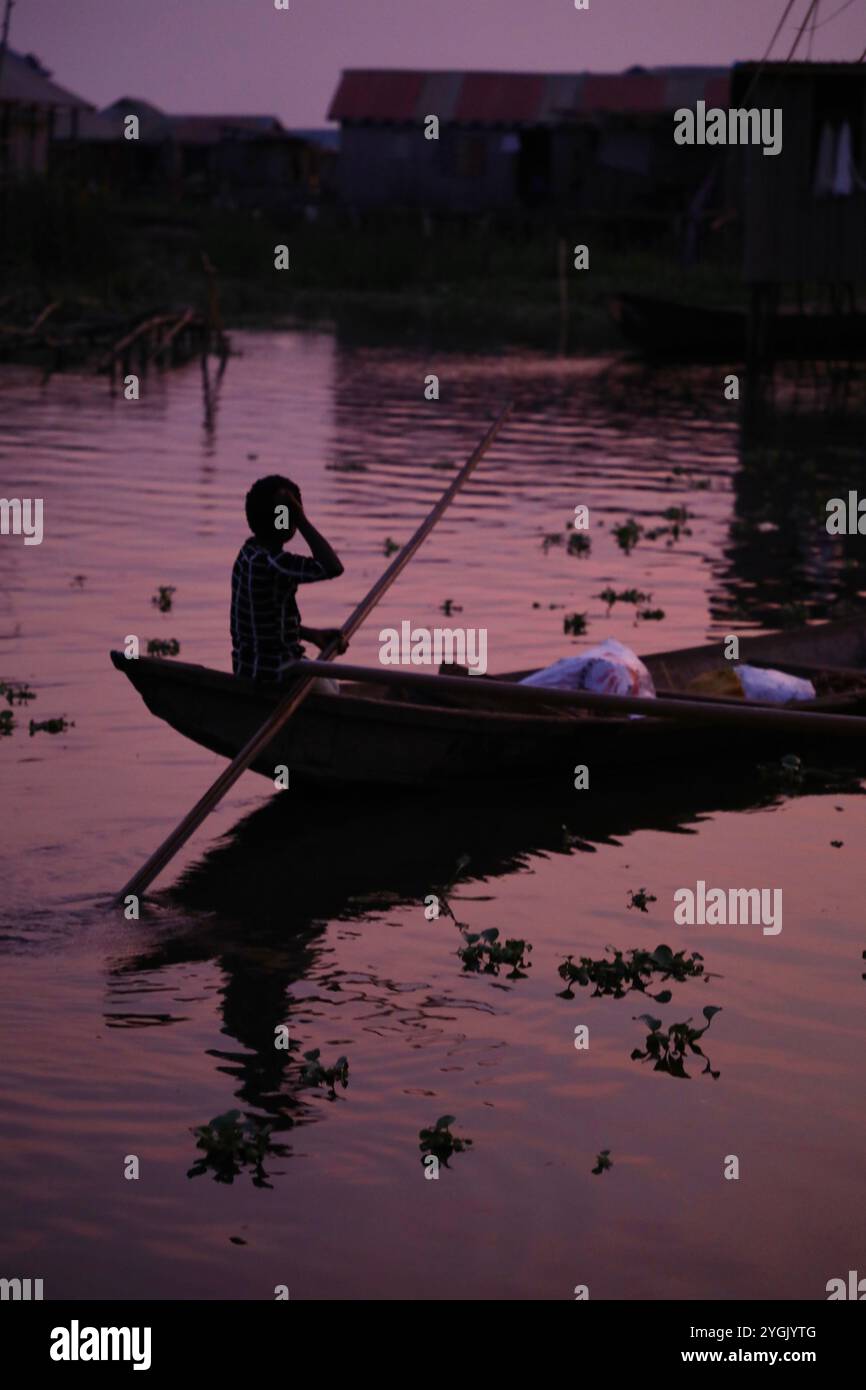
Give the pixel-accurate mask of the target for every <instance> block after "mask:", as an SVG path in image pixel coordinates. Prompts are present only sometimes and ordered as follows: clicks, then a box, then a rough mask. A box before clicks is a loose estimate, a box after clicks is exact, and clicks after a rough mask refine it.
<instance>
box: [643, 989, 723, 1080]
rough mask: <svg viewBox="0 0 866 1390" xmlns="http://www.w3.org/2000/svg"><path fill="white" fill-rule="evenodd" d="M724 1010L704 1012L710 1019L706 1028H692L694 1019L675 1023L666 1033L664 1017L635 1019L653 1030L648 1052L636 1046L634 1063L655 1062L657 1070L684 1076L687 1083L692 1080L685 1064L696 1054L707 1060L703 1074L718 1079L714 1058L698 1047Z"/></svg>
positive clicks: (647, 1042)
mask: <svg viewBox="0 0 866 1390" xmlns="http://www.w3.org/2000/svg"><path fill="white" fill-rule="evenodd" d="M717 1013H721V1009H719V1008H716V1007H715V1006H714V1005H707V1007H706V1008H705V1009H704V1010H703V1015H704V1018H705V1019H706V1020H707V1021H706V1023H705V1024H704V1026H703V1028H692V1026H691V1022H692V1020H691V1019H690V1018H687V1019H686V1020H685V1022H684V1023H672V1024H671V1026H670V1028H668V1029H666V1030H665V1031H664V1032H662V1021H661V1019H660V1018H653V1016H652V1014H640V1015H639V1016H638V1017H637V1019H636V1020H635V1021H636V1022H638V1023H645V1024H646V1026H647V1028H649V1030H650V1031H649V1034H648V1036H647V1040H646V1043H645V1044H644V1050H643V1051H641V1049H640V1048H639V1047H636V1048H635V1049H634V1051H633V1052H632V1054H631V1058H632V1061H633V1062H646V1061H652V1062H654V1063H655V1065H654V1067H653V1071H666V1072H667V1073H668V1075H669V1076H677V1077H680V1078H681V1079H682V1080H684V1081H690V1080H691V1077H690V1076H689V1073H688V1072H687V1071H686V1068H685V1062H686V1058H687V1056H688V1054H689V1052H693V1053H695V1054H696V1055H697V1056H698V1057H703V1059H704V1062H705V1063H706V1065H705V1066H704V1070H703V1071H702V1072H701V1075H702V1076H704V1075H706V1073H707V1072H709V1074H710V1076H712V1077H713V1079H714V1080H715V1079H717V1078H718V1076H719V1073H718V1072H717V1071H713V1069H712V1067H711V1066H710V1059H709V1058H708V1057H706V1056H705V1055H704V1053H703V1052H702V1051H701V1048H700V1047H699V1046H698V1039H699V1038H702V1037H703V1035H704V1033H706V1031H707V1029H708V1028H709V1026H710V1024H711V1023H712V1021H713V1018H714V1017H715V1015H716V1014H717Z"/></svg>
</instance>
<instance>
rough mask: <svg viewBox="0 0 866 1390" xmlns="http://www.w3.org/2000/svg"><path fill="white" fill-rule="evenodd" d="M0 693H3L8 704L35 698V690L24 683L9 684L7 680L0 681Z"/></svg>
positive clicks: (25, 701)
mask: <svg viewBox="0 0 866 1390" xmlns="http://www.w3.org/2000/svg"><path fill="white" fill-rule="evenodd" d="M0 695H5V696H6V701H7V704H10V705H23V704H26V703H27V701H28V700H35V699H36V691H35V690H31V689H30V686H29V685H27V684H26V683H18V684H16V685H10V684H9V682H8V681H0Z"/></svg>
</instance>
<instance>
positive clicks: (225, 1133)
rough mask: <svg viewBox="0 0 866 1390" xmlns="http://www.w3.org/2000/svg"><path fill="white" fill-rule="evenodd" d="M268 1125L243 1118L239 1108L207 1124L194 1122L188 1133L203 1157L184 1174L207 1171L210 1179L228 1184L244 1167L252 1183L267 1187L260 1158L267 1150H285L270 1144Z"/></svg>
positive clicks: (193, 1174) (262, 1121)
mask: <svg viewBox="0 0 866 1390" xmlns="http://www.w3.org/2000/svg"><path fill="white" fill-rule="evenodd" d="M272 1128H273V1126H272V1125H271V1124H268V1123H267V1122H266V1121H264V1120H259V1119H256V1118H246V1119H243V1118H242V1117H241V1112H240V1110H228V1111H226V1113H225V1114H224V1115H217V1116H216V1118H215V1119H213V1120H211V1122H210V1124H206V1125H198V1126H197V1127H196V1128H195V1129H194V1130H193V1131H192V1133H193V1134H194V1135H195V1136H196V1148H198V1149H201V1150H202V1152H203V1156H202V1157H201V1158H199V1159H197V1160H196V1162H195V1163H194V1164H193V1166H192V1168H190V1169H189V1170H188V1172H187V1177H188V1178H198V1177H201V1175H202V1174H203V1173H207V1172H211V1173H213V1177H214V1182H227V1183H232V1182H234V1180H235V1178H236V1177H239V1176H240V1174H241V1173H242V1172H243V1171H244V1169H245V1168H251V1169H252V1181H253V1185H254V1186H255V1187H270V1183H269V1182H267V1181H266V1178H267V1173H266V1172H265V1170H264V1166H263V1163H264V1159H265V1157H266V1156H267V1154H268V1153H275V1154H284V1153H285V1152H286V1149H285V1148H284V1147H283V1146H282V1145H276V1144H272V1143H271V1129H272Z"/></svg>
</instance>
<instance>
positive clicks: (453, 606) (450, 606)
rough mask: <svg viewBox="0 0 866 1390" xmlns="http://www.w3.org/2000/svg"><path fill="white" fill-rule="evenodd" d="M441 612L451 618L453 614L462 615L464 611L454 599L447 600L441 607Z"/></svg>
mask: <svg viewBox="0 0 866 1390" xmlns="http://www.w3.org/2000/svg"><path fill="white" fill-rule="evenodd" d="M439 612H440V613H444V614H445V617H446V618H450V617H451V614H452V613H462V612H463V609H462V607H461V606H460V604H459V603H455V602H454V600H453V598H446V599H443V601H442V603H441V604H440V605H439Z"/></svg>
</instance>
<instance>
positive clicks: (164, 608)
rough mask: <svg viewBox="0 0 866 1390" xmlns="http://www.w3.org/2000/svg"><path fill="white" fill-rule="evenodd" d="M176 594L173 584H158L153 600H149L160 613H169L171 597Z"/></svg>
mask: <svg viewBox="0 0 866 1390" xmlns="http://www.w3.org/2000/svg"><path fill="white" fill-rule="evenodd" d="M176 593H177V588H176V586H175V585H174V584H160V586H159V588H158V589H157V591H156V593H155V594H154V596H153V598H152V599H151V600H150V601H151V603H152V604H153V606H154V607H155V608H158V609H159V611H160V613H170V612H171V605H172V595H173V594H176Z"/></svg>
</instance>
